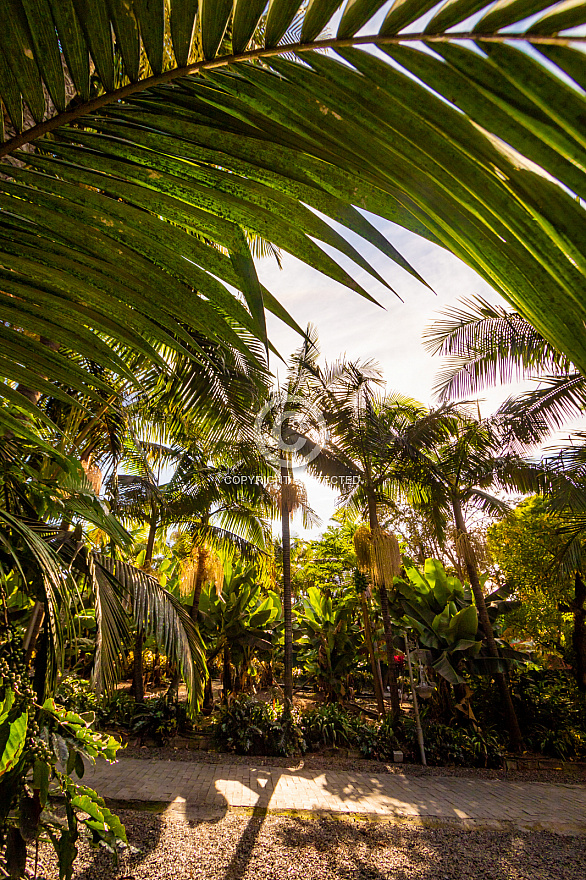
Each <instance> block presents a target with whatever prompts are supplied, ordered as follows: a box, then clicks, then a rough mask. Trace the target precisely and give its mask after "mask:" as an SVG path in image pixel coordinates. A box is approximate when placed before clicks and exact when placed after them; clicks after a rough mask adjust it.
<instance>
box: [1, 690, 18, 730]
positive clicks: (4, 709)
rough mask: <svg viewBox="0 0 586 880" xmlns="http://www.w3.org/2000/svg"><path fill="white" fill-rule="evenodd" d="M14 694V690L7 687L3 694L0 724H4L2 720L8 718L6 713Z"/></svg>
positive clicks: (10, 707)
mask: <svg viewBox="0 0 586 880" xmlns="http://www.w3.org/2000/svg"><path fill="white" fill-rule="evenodd" d="M14 696H15V695H14V691H13V690H11V689H10V688H7V689H6V692H5V694H4V699H3V701H2V705H0V724H4V722H5V721H6V719H7V718H8V713H9V712H10V710H11V709H12V706H13V705H14Z"/></svg>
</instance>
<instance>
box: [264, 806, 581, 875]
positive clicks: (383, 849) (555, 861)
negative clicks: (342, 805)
mask: <svg viewBox="0 0 586 880" xmlns="http://www.w3.org/2000/svg"><path fill="white" fill-rule="evenodd" d="M279 833H280V837H281V843H282V845H283V846H287V847H288V848H290V849H291V850H292V851H294V852H296V853H297V854H298V858H299V860H300V861H303V860H304V859H303V853H304V852H313V853H314V854H315V858H317V859H319V860H320V861H321V862H322V875H323V876H324V877H328V876H329V877H332V878H333V877H335V878H351V880H366V878H368V880H413V878H417V880H438V878H441V880H479V878H482V880H511V878H512V877H515V878H519V880H521V878H522V880H536V878H539V880H550V878H551V877H554V876H555V878H556V880H578V878H581V877H582V876H583V863H582V861H581V860H582V859H583V858H584V856H585V855H586V841H584V840H583V839H582V840H581V841H580V842H579V843H578V842H577V840H576V838H572V837H568V836H560V835H555V834H551V833H549V832H529V833H527V832H523V831H511V832H503V831H486V830H485V829H476V830H465V829H457V828H455V827H454V826H453V825H452V826H444V827H438V828H428V827H422V826H419V827H415V826H413V825H412V824H409V825H406V824H395V823H390V822H373V821H369V820H361V821H360V820H359V821H354V822H349V821H340V820H335V819H332V818H329V817H324V816H321V817H316V818H315V819H309V820H307V819H295V818H292V819H288V820H287V821H286V822H284V823H283V825H282V826H281V828H280V829H279ZM577 844H578V845H577Z"/></svg>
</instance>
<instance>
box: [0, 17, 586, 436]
mask: <svg viewBox="0 0 586 880" xmlns="http://www.w3.org/2000/svg"><path fill="white" fill-rule="evenodd" d="M383 6H384V2H383V0H372V2H370V0H347V2H346V3H344V4H342V3H334V2H332V0H311V2H308V3H303V4H302V3H301V2H298V3H296V2H289V0H272V2H271V3H270V5H269V8H268V11H267V10H266V3H262V2H256V0H255V2H248V0H236V2H235V3H233V2H225V0H204V2H202V3H201V4H199V5H197V4H195V3H193V2H192V0H165V2H164V0H156V2H152V3H151V2H149V3H145V2H142V0H141V2H136V3H132V4H126V3H118V2H115V3H114V2H113V3H109V4H104V3H103V0H87V2H84V3H81V2H78V0H63V2H57V0H6V2H5V3H3V4H2V8H1V9H0V57H1V58H2V59H3V60H2V67H1V71H0V95H1V98H2V107H3V111H4V112H3V117H4V119H3V121H4V131H5V141H4V143H3V145H2V146H1V147H0V158H2V159H4V164H3V168H5V169H6V171H5V173H4V174H3V175H2V178H1V180H0V204H1V208H2V210H1V212H0V216H1V221H0V275H1V277H2V294H1V296H0V300H1V303H2V309H3V319H4V325H3V326H4V331H3V335H2V339H1V341H0V346H1V348H0V351H1V370H2V373H3V374H4V375H5V377H6V378H7V379H9V380H11V381H13V382H15V383H16V382H19V383H22V384H23V385H24V386H25V387H31V388H35V387H40V386H39V385H38V384H35V383H38V382H40V381H45V382H50V383H59V382H61V381H63V382H65V383H66V384H69V385H70V387H74V388H77V389H85V390H88V391H90V392H91V391H94V390H95V388H96V386H97V382H96V377H95V376H93V375H92V373H91V370H88V369H87V368H86V366H84V365H83V364H81V365H80V364H77V363H75V362H73V361H72V360H71V358H69V356H68V352H69V351H70V350H71V349H75V350H77V351H78V352H80V353H83V354H84V355H85V356H87V357H91V358H93V359H94V360H95V361H98V362H99V363H101V364H102V365H103V366H109V367H111V368H116V369H117V370H118V371H120V372H121V373H122V372H124V373H125V375H126V376H127V377H128V378H129V380H132V378H133V377H132V374H131V371H128V369H127V368H126V367H125V363H124V362H125V355H126V354H127V353H128V352H130V351H141V352H142V353H143V354H145V356H148V357H150V358H151V359H152V361H153V363H157V364H158V365H159V367H160V368H161V369H163V368H164V358H161V356H160V354H159V353H158V351H157V346H158V345H163V346H168V347H169V348H171V349H173V350H178V348H179V347H180V344H181V343H180V341H178V340H180V339H181V336H182V334H183V333H184V332H185V330H186V328H191V329H199V330H200V331H201V332H202V333H203V334H204V335H205V336H206V337H207V338H209V339H214V340H218V341H220V342H223V341H225V340H230V339H233V333H234V327H235V326H238V327H242V328H245V329H246V330H248V332H249V333H250V334H251V335H252V336H253V337H255V338H256V339H257V340H260V341H261V342H263V343H265V342H266V330H265V323H264V307H266V308H268V309H269V310H271V311H274V312H275V313H276V314H278V315H280V316H281V317H283V318H284V319H285V320H288V321H289V322H290V323H291V324H294V322H293V321H291V319H290V318H288V316H287V313H286V312H285V310H284V309H283V308H282V306H281V305H280V304H279V303H278V302H277V301H276V300H275V299H274V298H273V297H272V296H271V294H270V293H269V292H268V291H265V290H263V288H262V286H261V285H260V283H259V281H258V278H257V275H256V271H255V268H254V261H253V258H252V255H251V250H250V245H249V241H250V240H251V235H257V236H260V237H261V238H264V239H265V240H267V241H269V242H271V243H273V244H275V245H277V246H279V247H282V248H283V249H284V250H287V251H288V252H290V253H292V254H294V255H295V256H297V257H299V258H300V259H302V260H304V261H305V262H306V263H308V264H310V265H312V266H314V267H315V268H317V269H319V270H321V271H323V272H324V273H326V274H328V275H330V276H331V277H333V278H335V279H336V280H338V281H340V282H341V283H343V284H346V285H347V286H348V287H350V288H352V289H354V290H357V291H358V292H359V293H362V294H364V293H366V291H364V290H363V289H362V288H361V287H360V286H359V285H358V284H357V282H356V281H355V280H354V279H353V278H352V274H351V273H349V272H347V271H346V270H345V269H344V268H343V267H342V266H341V264H340V262H338V261H337V259H335V258H333V257H330V256H328V255H326V254H325V253H324V251H323V250H322V249H321V248H320V247H318V246H317V245H316V244H315V241H316V240H317V241H320V242H323V243H325V244H327V245H328V246H331V247H334V248H337V249H338V250H339V251H341V252H342V253H344V254H345V255H346V256H349V257H350V258H351V259H353V260H354V261H355V263H356V265H358V266H360V267H361V268H362V269H364V270H365V271H366V272H367V273H368V274H369V276H370V277H371V278H377V279H378V280H381V276H380V275H378V274H377V272H376V270H375V269H374V268H373V267H372V266H370V265H369V264H368V263H367V262H366V261H365V259H364V258H363V257H362V255H361V254H360V252H359V251H358V250H357V249H355V248H353V246H352V245H350V244H349V242H348V240H347V239H346V238H345V237H344V236H342V235H339V234H338V233H337V232H335V231H334V230H333V229H332V226H331V225H330V224H329V223H327V222H325V221H322V219H321V215H325V216H326V217H329V218H334V219H335V220H336V221H337V222H338V223H339V224H341V225H342V226H343V227H344V228H345V229H346V230H348V231H350V232H352V233H355V234H356V235H358V236H362V238H363V239H364V240H365V241H368V242H369V243H371V244H372V245H374V246H375V247H376V248H378V249H379V250H380V251H381V253H383V254H385V255H386V256H388V257H389V258H390V259H391V260H393V261H394V262H395V263H396V264H397V265H400V266H402V267H403V268H405V269H406V270H407V271H409V272H410V273H411V274H412V275H414V276H415V277H418V278H419V276H418V273H417V272H416V270H415V269H414V268H413V267H412V266H410V265H409V263H408V262H407V261H406V260H405V258H404V257H402V256H401V255H400V254H399V253H398V252H397V250H396V248H394V247H393V246H392V245H391V244H390V243H389V242H388V241H387V240H386V239H385V238H384V236H382V235H381V234H380V232H379V231H378V230H377V228H376V227H375V226H374V225H372V224H371V223H369V221H368V220H367V219H365V216H364V214H363V213H361V212H359V211H358V210H356V208H355V206H356V205H358V206H359V207H360V208H361V209H365V210H366V211H369V212H371V213H373V214H377V215H378V216H381V217H383V218H385V219H386V220H392V221H393V222H395V223H397V224H399V225H401V226H402V227H403V228H406V229H409V230H411V231H413V232H415V233H416V234H417V235H420V236H422V237H423V238H424V239H426V240H427V241H430V242H433V243H435V244H439V245H440V246H442V247H444V248H446V249H448V250H449V251H451V252H452V253H454V254H456V255H457V256H458V257H459V258H461V259H463V260H464V261H465V262H466V263H467V264H468V265H469V266H471V267H472V268H473V269H475V270H476V271H477V272H478V273H479V274H480V275H481V276H482V277H483V278H484V279H485V280H486V281H487V282H488V283H489V284H491V285H492V286H493V287H494V288H495V289H496V290H498V291H499V292H500V293H501V294H502V295H503V296H504V297H505V298H506V299H507V300H508V301H509V302H510V303H511V304H512V305H513V306H514V307H515V308H517V309H518V310H519V311H520V312H521V314H523V316H524V317H525V318H526V319H527V320H529V321H530V322H531V323H532V324H533V325H534V326H536V327H537V328H538V329H539V330H540V332H541V333H543V335H544V336H545V337H546V338H547V339H548V340H549V341H550V342H551V343H552V344H554V345H555V346H556V347H557V348H558V349H559V350H561V351H563V352H564V353H565V354H566V355H567V356H568V357H569V358H570V359H571V360H572V362H573V363H574V364H576V366H578V367H580V368H582V369H586V337H585V334H584V331H583V327H584V317H585V316H586V310H585V309H586V307H584V305H583V303H582V302H581V301H580V299H579V297H576V296H574V295H573V291H575V290H579V289H581V286H582V284H583V277H584V254H583V244H582V242H583V237H584V230H585V228H586V216H585V214H584V210H583V207H582V205H581V203H580V201H579V198H577V197H581V198H583V197H584V195H585V191H586V187H585V181H586V176H585V174H586V173H585V163H584V152H583V151H584V145H583V140H582V131H581V120H582V118H583V114H584V106H585V103H586V98H585V97H584V94H583V91H582V90H581V89H580V88H579V86H583V85H584V74H583V63H582V62H583V57H582V53H581V50H580V46H581V44H582V43H583V42H584V39H585V38H584V36H582V35H580V32H579V31H576V27H577V26H580V25H583V24H584V23H585V21H586V8H585V7H584V4H580V3H572V4H567V3H565V4H558V5H557V6H553V7H552V5H551V3H550V0H541V2H539V0H537V2H536V3H533V4H531V13H532V18H531V19H530V22H529V24H527V23H526V22H525V18H526V15H527V10H528V7H527V5H526V4H523V3H521V4H517V3H513V4H511V3H500V4H498V5H496V6H494V5H493V4H491V3H490V2H488V0H487V2H486V3H485V4H482V3H479V4H476V5H475V7H474V8H475V10H476V13H475V14H476V15H477V16H478V21H477V24H476V25H474V26H473V27H472V30H468V28H469V27H470V25H469V23H468V22H469V16H470V9H471V8H472V7H471V6H470V4H466V3H464V4H461V3H454V2H451V0H446V2H444V3H443V4H442V5H441V6H439V8H438V9H436V10H435V11H434V13H433V14H432V16H431V18H430V20H429V21H427V23H426V24H425V25H423V24H422V25H420V30H419V31H418V30H417V22H418V21H419V20H420V19H421V18H422V16H424V15H426V14H427V13H429V11H430V9H431V3H430V2H429V0H414V2H412V3H407V4H406V3H404V2H402V0H396V2H394V3H393V4H392V5H391V6H390V8H388V9H387V10H386V14H385V15H384V17H383V20H382V22H381V23H380V24H377V25H375V23H374V22H375V21H378V20H377V19H374V18H373V15H374V14H375V13H376V12H378V11H379V10H382V8H383ZM339 10H340V11H341V14H338V13H339ZM334 16H336V20H338V19H339V20H338V23H337V26H336V27H335V33H333V32H332V34H330V33H329V32H328V31H327V30H326V29H327V27H328V25H330V24H331V23H332V22H333V20H334ZM535 16H537V19H536V18H535ZM296 17H297V22H298V27H299V38H298V40H297V42H295V43H293V44H291V43H290V42H288V41H287V42H285V41H284V35H285V34H286V32H287V29H288V28H289V26H290V25H291V23H292V22H293V20H294V19H295V18H296ZM568 28H570V29H572V28H573V29H574V30H573V31H572V32H570V33H569V34H568V33H567V29H568ZM463 37H466V38H467V40H468V41H471V43H472V45H470V42H463ZM421 44H423V46H424V47H425V50H426V51H420V49H419V46H420V45H421ZM368 45H374V46H377V47H378V48H379V49H380V50H381V52H380V53H379V55H378V56H376V55H374V54H373V53H372V52H370V51H363V48H362V47H365V46H368ZM528 47H530V48H531V52H529V51H527V49H528ZM324 49H328V50H330V51H328V52H324V51H323V50H324ZM320 50H321V51H320ZM300 57H301V59H302V60H303V62H304V63H303V64H301V63H299V60H300ZM316 212H320V216H317V214H316ZM382 280H383V283H385V280H384V279H382ZM234 288H237V289H238V291H239V293H238V294H234V293H233V289H234ZM240 294H242V296H241V295H240ZM22 328H25V329H26V330H27V333H26V334H24V333H22ZM39 336H43V337H46V338H48V339H50V340H52V341H53V343H54V344H55V346H58V348H57V350H51V349H49V348H48V347H47V346H43V345H42V344H41V343H40V342H39ZM111 341H115V343H116V346H112V345H110V342H111ZM244 347H245V348H246V343H244ZM44 377H48V379H47V378H44ZM0 390H2V393H3V395H4V397H5V399H7V400H10V402H11V403H12V404H14V405H16V404H18V406H20V407H25V408H26V407H27V403H28V402H27V399H26V397H25V395H23V394H20V393H16V396H15V389H14V387H13V386H10V385H8V384H5V385H3V386H2V388H1V389H0ZM0 416H1V417H2V418H3V419H4V421H5V424H6V425H7V424H8V422H9V421H10V414H9V413H6V412H4V410H2V411H0ZM17 427H18V426H17Z"/></svg>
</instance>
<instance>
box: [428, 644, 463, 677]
mask: <svg viewBox="0 0 586 880" xmlns="http://www.w3.org/2000/svg"><path fill="white" fill-rule="evenodd" d="M433 668H434V669H435V671H436V672H439V674H440V675H441V676H442V678H445V679H446V681H448V682H449V683H450V684H463V683H464V679H463V678H462V677H461V676H460V675H459V674H458V673H457V672H456V670H455V669H454V667H453V666H452V664H451V663H450V659H449V657H448V654H447V652H446V651H444V652H443V653H442V654H441V656H440V657H438V659H437V660H436V661H435V662H434V664H433Z"/></svg>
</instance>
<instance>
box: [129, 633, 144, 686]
mask: <svg viewBox="0 0 586 880" xmlns="http://www.w3.org/2000/svg"><path fill="white" fill-rule="evenodd" d="M143 645H144V629H143V628H142V627H139V629H138V630H137V632H136V638H135V640H134V662H133V666H132V694H133V696H134V702H135V703H144V673H143V663H142V648H143Z"/></svg>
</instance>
